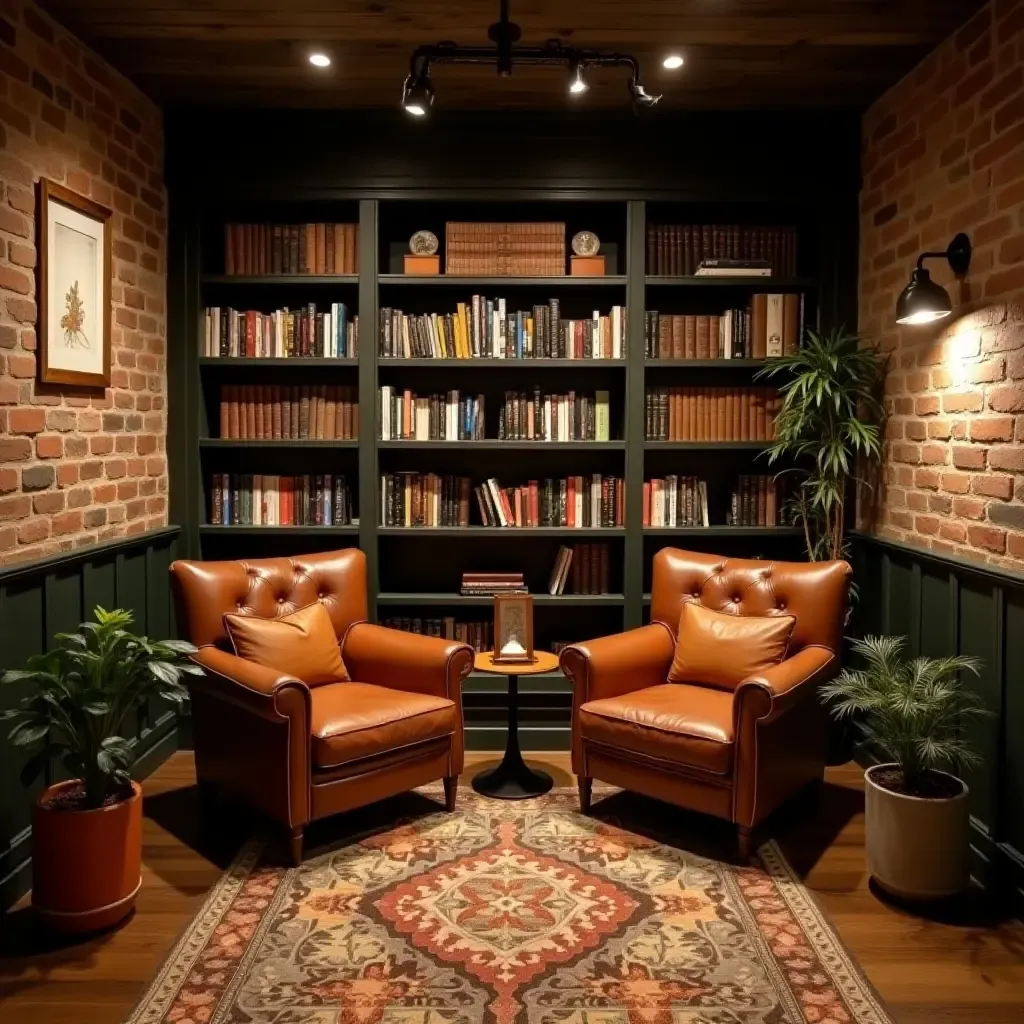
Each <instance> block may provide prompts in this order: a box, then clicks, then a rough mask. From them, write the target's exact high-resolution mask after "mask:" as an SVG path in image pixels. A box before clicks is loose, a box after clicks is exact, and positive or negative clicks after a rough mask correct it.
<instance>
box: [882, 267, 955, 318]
mask: <svg viewBox="0 0 1024 1024" xmlns="http://www.w3.org/2000/svg"><path fill="white" fill-rule="evenodd" d="M952 312H953V303H952V300H951V299H950V297H949V292H947V291H946V289H945V288H943V287H942V285H939V284H936V283H935V282H934V281H933V280H932V275H931V274H929V273H928V271H927V270H925V269H924V267H916V268H915V269H914V271H913V273H911V275H910V284H908V285H907V287H906V288H904V289H903V291H902V292H901V293H900V297H899V299H898V300H897V301H896V323H898V324H929V323H931V322H932V321H933V320H941V319H942V318H943V317H945V316H949V314H950V313H952Z"/></svg>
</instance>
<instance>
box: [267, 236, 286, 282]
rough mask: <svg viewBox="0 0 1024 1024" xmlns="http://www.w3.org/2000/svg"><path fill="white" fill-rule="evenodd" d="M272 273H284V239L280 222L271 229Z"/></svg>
mask: <svg viewBox="0 0 1024 1024" xmlns="http://www.w3.org/2000/svg"><path fill="white" fill-rule="evenodd" d="M270 273H272V274H281V273H284V240H283V232H282V230H281V225H280V224H275V225H274V226H273V227H272V228H271V229H270Z"/></svg>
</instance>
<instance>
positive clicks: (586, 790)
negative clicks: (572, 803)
mask: <svg viewBox="0 0 1024 1024" xmlns="http://www.w3.org/2000/svg"><path fill="white" fill-rule="evenodd" d="M576 785H577V786H578V787H579V791H580V814H589V813H590V794H591V793H592V792H593V789H594V780H593V779H592V778H591V777H590V776H589V775H580V776H579V777H578V778H577V779H576Z"/></svg>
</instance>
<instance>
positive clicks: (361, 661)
mask: <svg viewBox="0 0 1024 1024" xmlns="http://www.w3.org/2000/svg"><path fill="white" fill-rule="evenodd" d="M341 657H342V659H343V660H344V662H345V668H346V669H348V674H349V676H350V678H352V679H356V680H358V681H359V682H361V683H375V684H376V685H378V686H387V687H389V688H390V689H392V690H407V691H411V692H414V693H429V694H433V695H434V696H435V697H447V698H448V699H449V700H453V701H455V703H456V704H461V701H462V680H463V679H465V678H466V676H468V675H469V673H470V672H471V671H472V668H473V648H472V647H470V646H469V645H468V644H463V643H459V642H458V641H456V640H442V639H440V638H439V637H434V636H421V635H420V634H418V633H406V632H405V631H404V630H400V629H387V628H386V627H384V626H374V625H373V624H372V623H369V622H356V623H354V624H353V625H351V626H350V627H349V629H348V632H347V633H346V634H345V637H344V639H343V640H342V642H341Z"/></svg>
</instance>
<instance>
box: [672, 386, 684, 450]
mask: <svg viewBox="0 0 1024 1024" xmlns="http://www.w3.org/2000/svg"><path fill="white" fill-rule="evenodd" d="M683 391H684V389H683V388H673V389H672V404H673V406H674V407H675V411H676V415H675V422H676V426H675V433H674V434H673V435H672V438H671V440H673V441H682V440H683V417H684V416H685V415H686V413H685V411H684V409H683Z"/></svg>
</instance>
